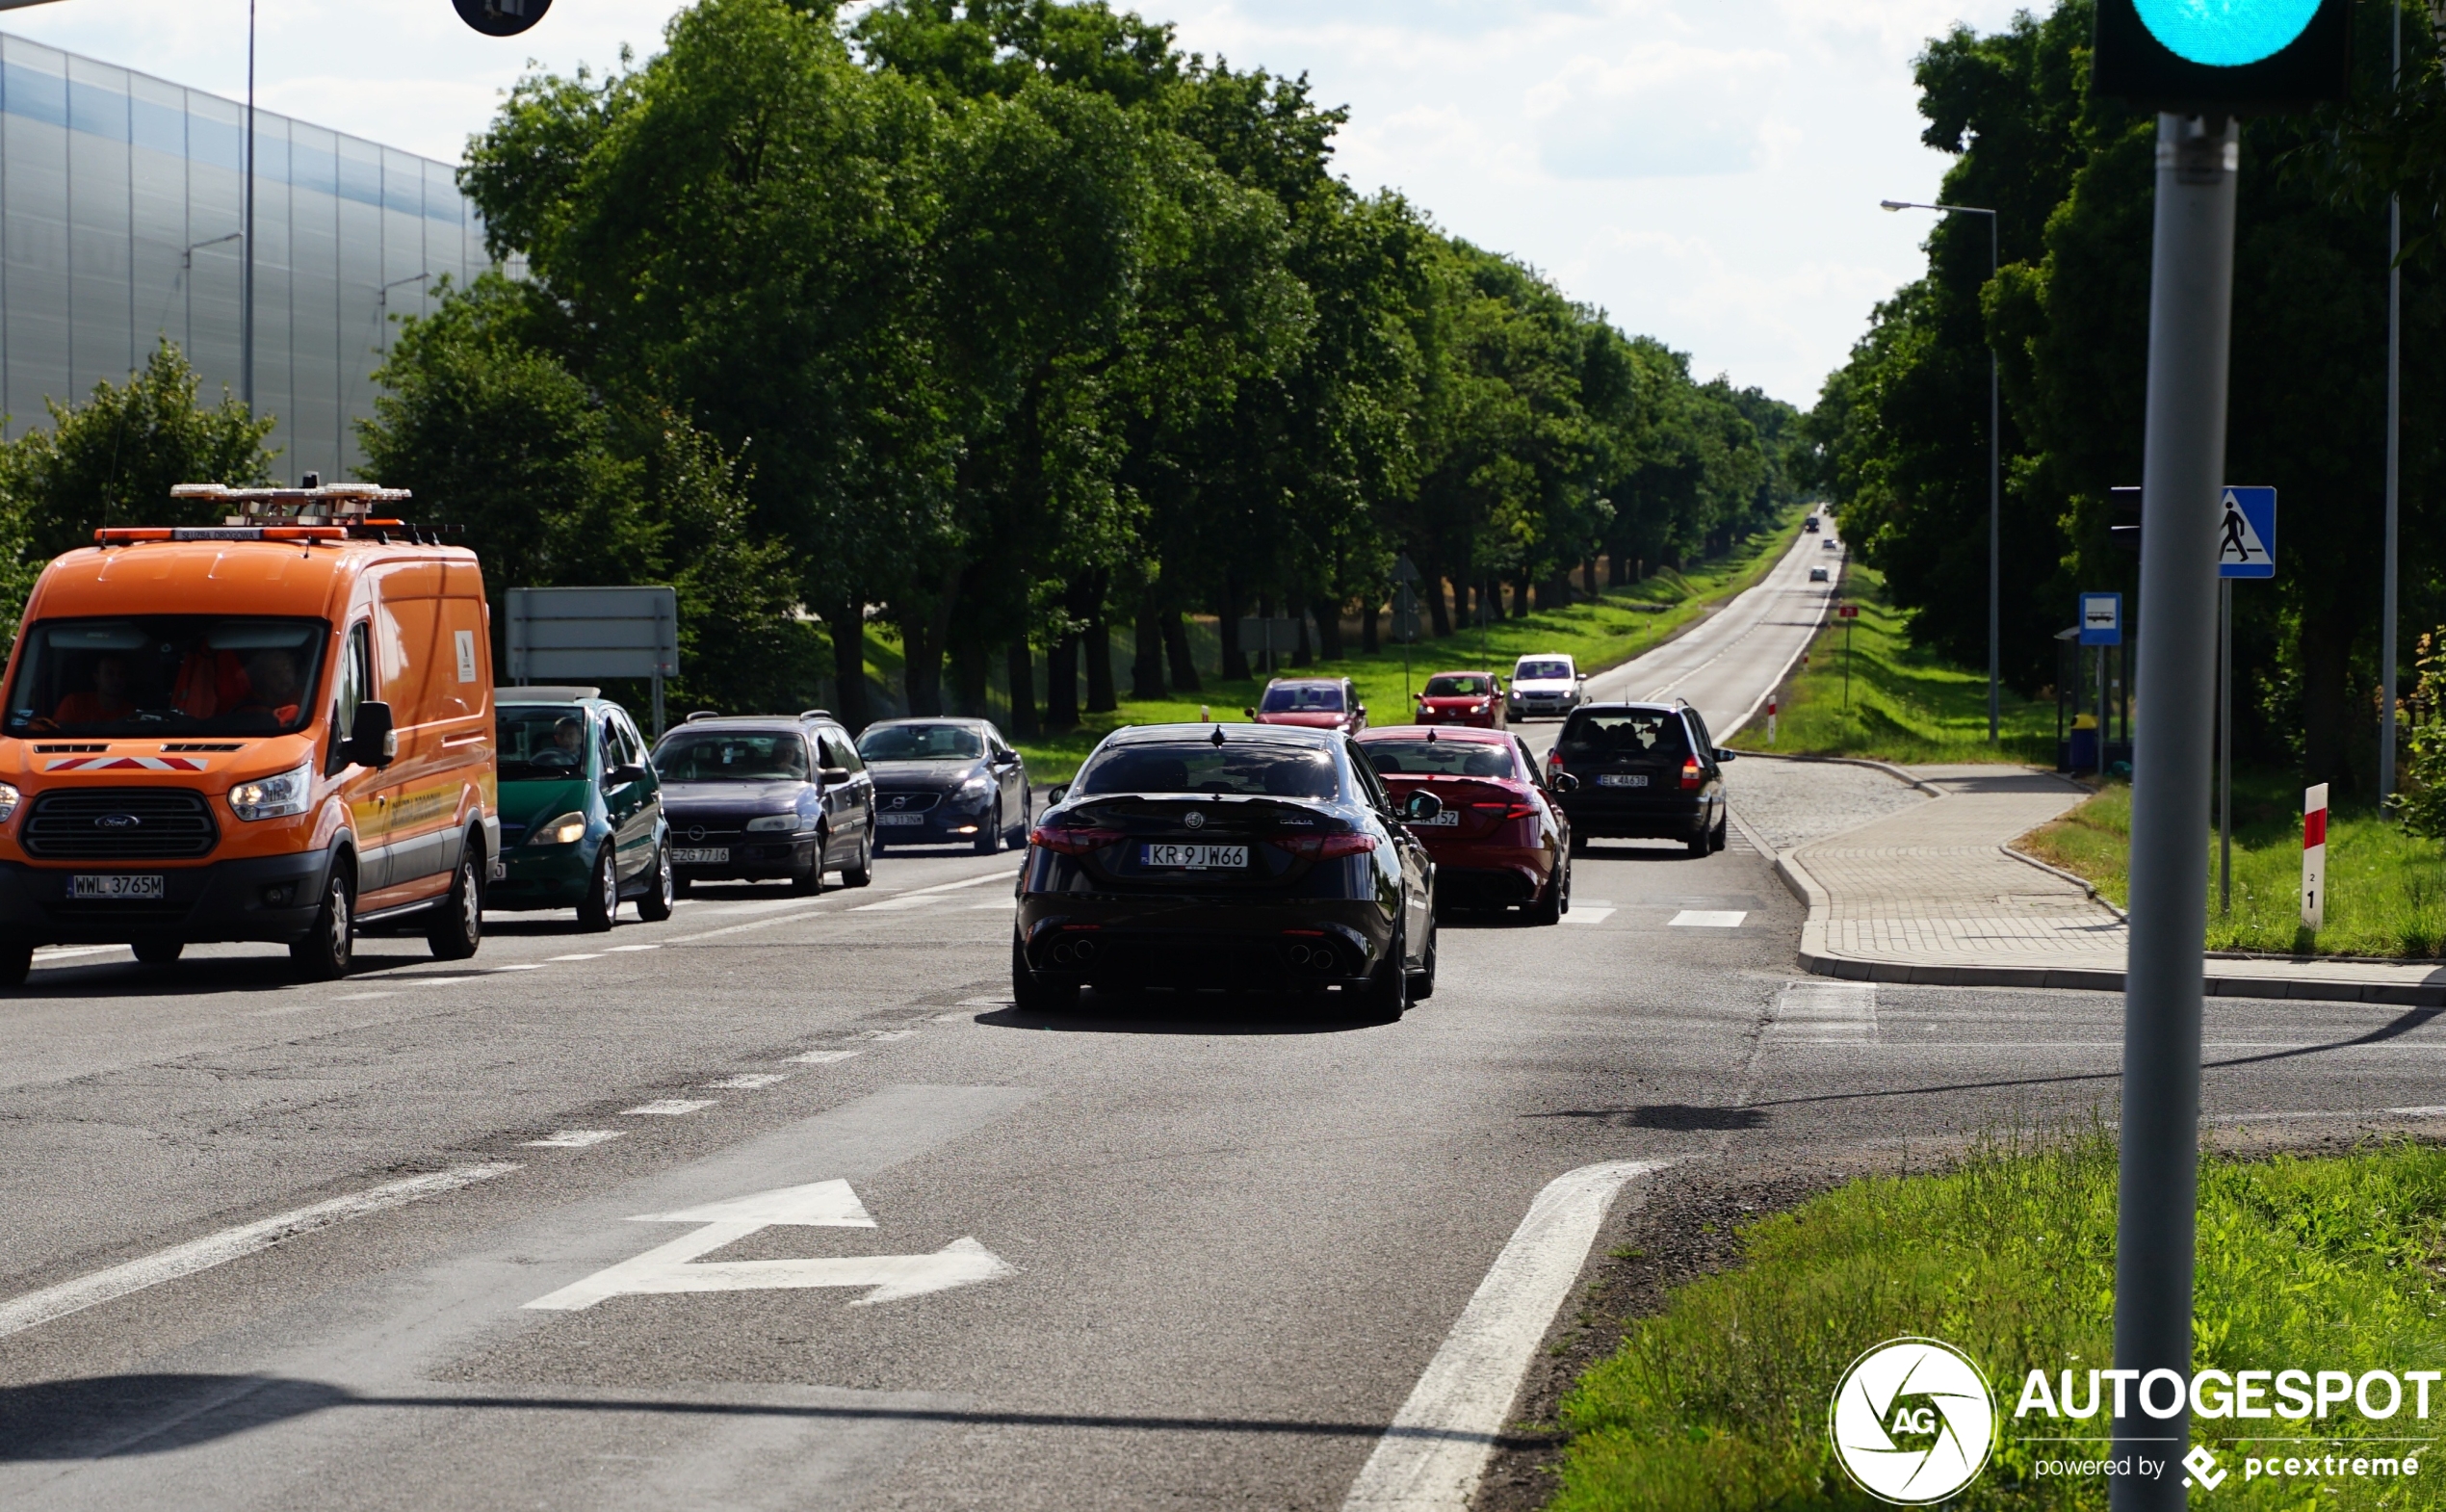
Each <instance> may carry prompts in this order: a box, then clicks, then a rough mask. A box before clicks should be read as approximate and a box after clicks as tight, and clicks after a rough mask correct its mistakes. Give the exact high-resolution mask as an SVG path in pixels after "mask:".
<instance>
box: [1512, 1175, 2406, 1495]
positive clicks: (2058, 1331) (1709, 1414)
mask: <svg viewBox="0 0 2446 1512" xmlns="http://www.w3.org/2000/svg"><path fill="white" fill-rule="evenodd" d="M2115 1190H2116V1157H2115V1146H2114V1142H2113V1138H2112V1136H2111V1135H2110V1134H2105V1133H2103V1132H2099V1133H2094V1134H2089V1135H2086V1136H2083V1137H2080V1138H2076V1139H2073V1140H2070V1141H2068V1142H2066V1143H2063V1144H2059V1145H2053V1146H2049V1147H2045V1148H2037V1149H2025V1150H2013V1149H2009V1148H1994V1149H1990V1150H1987V1151H1983V1152H1981V1153H1979V1154H1977V1155H1975V1156H1974V1157H1972V1158H1971V1159H1970V1160H1967V1161H1966V1162H1965V1164H1964V1165H1963V1166H1962V1167H1961V1168H1960V1169H1958V1170H1956V1171H1954V1172H1952V1173H1950V1174H1944V1175H1936V1176H1913V1177H1906V1178H1878V1179H1871V1180H1864V1181H1859V1182H1854V1183H1852V1184H1851V1185H1849V1186H1844V1187H1841V1188H1839V1189H1838V1190H1836V1191H1834V1192H1832V1193H1829V1194H1827V1195H1826V1196H1824V1197H1821V1198H1818V1199H1816V1200H1815V1201H1812V1202H1810V1203H1808V1204H1807V1205H1805V1206H1803V1207H1801V1208H1799V1209H1796V1210H1794V1211H1793V1212H1789V1213H1784V1214H1781V1215H1778V1216H1775V1217H1771V1218H1768V1219H1765V1220H1763V1221H1761V1222H1759V1223H1758V1224H1756V1225H1755V1226H1754V1227H1752V1228H1750V1229H1748V1230H1747V1231H1746V1232H1745V1233H1744V1234H1743V1235H1742V1236H1741V1238H1742V1246H1743V1255H1744V1260H1743V1263H1742V1264H1740V1266H1739V1267H1738V1268H1736V1269H1733V1270H1731V1271H1729V1272H1726V1273H1724V1274H1721V1275H1717V1276H1713V1277H1709V1278H1707V1279H1704V1280H1702V1281H1699V1282H1696V1283H1694V1284H1692V1285H1689V1286H1687V1287H1684V1288H1682V1289H1680V1290H1678V1291H1677V1292H1676V1293H1675V1294H1674V1295H1673V1296H1672V1298H1671V1299H1670V1301H1669V1302H1668V1304H1667V1306H1666V1309H1665V1311H1664V1312H1663V1313H1662V1314H1661V1315H1659V1316H1654V1317H1651V1318H1647V1319H1643V1320H1641V1321H1640V1322H1639V1323H1637V1324H1636V1325H1635V1326H1634V1327H1633V1328H1632V1329H1631V1331H1630V1332H1629V1334H1628V1335H1627V1337H1626V1339H1625V1340H1624V1342H1623V1345H1622V1347H1621V1349H1620V1351H1619V1352H1618V1353H1616V1354H1615V1355H1614V1356H1613V1357H1612V1358H1610V1359H1608V1360H1605V1361H1603V1362H1601V1363H1600V1364H1599V1365H1598V1366H1596V1367H1595V1368H1594V1369H1591V1370H1590V1371H1589V1372H1588V1373H1587V1374H1586V1375H1585V1376H1584V1377H1582V1379H1581V1380H1580V1382H1579V1384H1578V1386H1577V1387H1576V1389H1575V1390H1574V1392H1573V1393H1572V1394H1571V1395H1569V1396H1568V1397H1567V1398H1566V1399H1565V1400H1564V1402H1563V1405H1562V1425H1563V1427H1564V1429H1565V1431H1566V1433H1567V1434H1568V1435H1569V1443H1568V1448H1567V1452H1566V1458H1565V1462H1564V1465H1563V1470H1562V1478H1561V1490H1560V1493H1559V1495H1558V1496H1557V1497H1556V1499H1555V1501H1554V1503H1553V1505H1554V1507H1555V1508H1556V1509H1557V1512H1600V1509H1603V1512H1633V1509H1644V1512H1703V1509H1704V1512H1733V1509H1747V1508H1770V1507H1772V1508H1778V1509H1797V1508H1821V1507H1829V1508H1831V1507H1859V1508H1869V1507H1874V1506H1877V1505H1878V1504H1879V1503H1877V1502H1875V1501H1873V1500H1871V1499H1869V1498H1868V1497H1867V1496H1866V1495H1864V1494H1863V1493H1861V1491H1860V1490H1859V1489H1858V1488H1857V1487H1855V1486H1854V1485H1852V1483H1851V1482H1850V1481H1849V1480H1848V1479H1846V1478H1845V1476H1844V1474H1843V1472H1842V1470H1841V1468H1840V1467H1839V1465H1837V1463H1836V1462H1835V1458H1834V1455H1833V1452H1832V1450H1831V1449H1830V1447H1829V1446H1828V1443H1827V1434H1826V1420H1827V1408H1828V1400H1829V1397H1830V1396H1831V1395H1832V1394H1833V1391H1834V1388H1835V1383H1836V1382H1837V1381H1838V1380H1839V1379H1840V1377H1841V1374H1842V1372H1843V1369H1844V1368H1845V1367H1846V1366H1847V1365H1848V1364H1849V1363H1850V1362H1851V1361H1852V1359H1853V1358H1854V1357H1856V1356H1857V1355H1858V1354H1860V1353H1861V1351H1862V1350H1864V1349H1866V1348H1868V1347H1869V1346H1871V1345H1873V1344H1876V1343H1881V1342H1883V1341H1885V1340H1887V1339H1891V1338H1895V1337H1898V1336H1901V1335H1906V1334H1912V1335H1924V1336H1933V1337H1935V1338H1938V1339H1941V1340H1943V1341H1945V1342H1946V1343H1951V1344H1953V1345H1955V1346H1956V1347H1958V1348H1960V1349H1962V1350H1964V1351H1965V1353H1967V1354H1968V1355H1969V1356H1970V1357H1971V1358H1972V1359H1973V1360H1975V1361H1977V1362H1979V1364H1980V1365H1981V1367H1982V1369H1984V1370H1985V1371H1986V1372H1987V1375H1988V1378H1989V1380H1990V1382H1991V1385H1992V1386H1993V1387H1994V1389H1995V1394H1996V1395H1997V1396H1998V1398H1999V1399H2000V1403H1999V1405H2000V1408H2001V1412H2002V1415H2003V1416H2002V1421H2001V1424H2000V1427H2001V1432H2000V1435H1999V1439H1998V1447H1997V1451H1996V1454H1995V1457H1994V1459H1993V1460H1992V1461H1991V1464H1990V1466H1989V1468H1988V1470H1987V1471H1986V1473H1983V1474H1982V1475H1981V1476H1980V1478H1979V1479H1978V1480H1976V1481H1974V1482H1972V1483H1971V1485H1970V1487H1969V1488H1967V1489H1966V1490H1965V1491H1964V1492H1963V1493H1961V1494H1960V1495H1959V1496H1958V1497H1957V1498H1956V1499H1952V1500H1950V1501H1948V1502H1947V1503H1946V1505H1947V1506H1951V1507H1969V1508H2041V1507H2049V1508H2052V1507H2081V1508H2092V1507H2100V1508H2102V1507H2104V1506H2105V1505H2106V1483H2105V1481H2104V1480H2103V1479H2095V1480H2079V1479H2066V1478H2059V1477H2045V1478H2042V1477H2038V1476H2035V1475H2034V1474H2033V1473H2032V1467H2033V1461H2034V1459H2036V1458H2038V1457H2040V1456H2041V1455H2046V1456H2051V1457H2053V1456H2066V1455H2070V1454H2077V1453H2091V1452H2095V1451H2093V1450H2089V1449H2086V1448H2085V1447H2083V1446H2081V1445H2075V1444H2060V1443H2058V1444H2043V1445H2034V1444H2032V1443H2030V1442H2029V1441H2028V1440H2027V1439H2025V1438H2023V1435H2025V1434H2028V1435H2039V1434H2064V1433H2070V1432H2076V1431H2081V1430H2091V1431H2096V1432H2099V1433H2100V1435H2101V1437H2102V1435H2103V1428H2104V1421H2103V1420H2102V1419H2093V1420H2090V1421H2089V1422H2087V1423H2080V1422H2071V1421H2067V1422H2050V1423H2049V1425H2047V1426H2044V1427H2041V1426H2037V1425H2036V1424H2038V1423H2040V1422H2042V1421H2046V1420H2044V1419H2042V1418H2039V1417H2038V1416H2036V1415H2033V1417H2032V1418H2030V1419H2028V1420H2024V1421H2021V1422H2019V1423H2016V1421H2014V1419H2013V1418H2012V1416H2011V1415H2012V1413H2013V1410H2014V1407H2015V1405H2016V1403H2017V1400H2018V1396H2019V1392H2020V1386H2021V1382H2022V1379H2023V1377H2024V1376H2025V1375H2026V1373H2027V1372H2028V1370H2030V1369H2033V1368H2040V1369H2045V1370H2047V1372H2048V1374H2049V1377H2050V1379H2054V1378H2055V1376H2056V1372H2058V1371H2060V1370H2062V1369H2073V1370H2074V1371H2076V1372H2079V1371H2085V1370H2087V1369H2093V1368H2100V1369H2102V1368H2103V1367H2105V1366H2106V1365H2107V1364H2108V1363H2109V1361H2110V1357H2111V1355H2112V1352H2113V1351H2112V1342H2113V1333H2114V1330H2113V1316H2114V1281H2115ZM2441 1250H2446V1150H2439V1149H2436V1148H2433V1147H2429V1146H2422V1145H2413V1144H2408V1143H2404V1144H2387V1145H2380V1146H2372V1147H2369V1148H2366V1149H2363V1150H2361V1151H2358V1152H2356V1153H2355V1154H2352V1155H2350V1156H2342V1157H2331V1158H2323V1159H2295V1158H2289V1157H2278V1158H2277V1159H2275V1160H2263V1161H2242V1160H2230V1159H2222V1158H2203V1160H2201V1162H2200V1171H2199V1279H2198V1282H2197V1290H2196V1293H2195V1302H2194V1308H2195V1311H2194V1315H2193V1316H2194V1322H2193V1337H2194V1339H2195V1340H2196V1341H2197V1344H2196V1351H2195V1353H2196V1364H2195V1368H2196V1369H2206V1368H2209V1367H2215V1368H2218V1369H2225V1370H2228V1371H2231V1370H2236V1369H2294V1368H2301V1369H2312V1370H2318V1369H2331V1370H2351V1371H2353V1372H2354V1373H2355V1377H2356V1378H2357V1376H2358V1375H2359V1373H2360V1372H2361V1371H2363V1370H2368V1369H2389V1370H2394V1371H2398V1372H2401V1371H2404V1370H2407V1369H2438V1368H2440V1367H2441V1366H2446V1322H2441V1320H2440V1318H2439V1316H2438V1314H2439V1313H2440V1311H2441V1310H2446V1295H2442V1294H2441V1293H2440V1291H2439V1290H2438V1288H2437V1284H2436V1275H2435V1267H2436V1265H2437V1264H2438V1257H2439V1255H2440V1253H2441ZM2075 1379H2076V1381H2080V1380H2082V1379H2083V1378H2082V1377H2081V1376H2079V1375H2077V1374H2076V1376H2075ZM2406 1401H2407V1409H2406V1412H2405V1413H2404V1416H2403V1417H2402V1418H2399V1419H2398V1420H2396V1421H2392V1422H2383V1421H2381V1422H2369V1421H2364V1420H2362V1419H2361V1418H2360V1417H2359V1415H2358V1414H2356V1413H2348V1414H2344V1415H2341V1416H2335V1417H2329V1418H2328V1419H2326V1420H2324V1421H2317V1422H2312V1423H2307V1424H2294V1423H2288V1422H2284V1421H2271V1422H2269V1423H2267V1424H2262V1425H2257V1426H2258V1427H2259V1429H2260V1431H2262V1432H2265V1433H2269V1434H2271V1435H2285V1434H2305V1433H2318V1434H2322V1435H2326V1436H2329V1438H2330V1439H2331V1440H2333V1441H2337V1442H2336V1443H2335V1444H2332V1445H2329V1446H2321V1447H2320V1451H2321V1452H2322V1453H2332V1452H2341V1448H2340V1444H2341V1442H2342V1441H2348V1440H2351V1439H2355V1438H2364V1439H2375V1438H2380V1437H2394V1438H2398V1439H2400V1438H2401V1437H2402V1436H2403V1435H2406V1434H2415V1435H2419V1436H2421V1437H2424V1438H2426V1437H2427V1436H2428V1435H2429V1434H2431V1433H2433V1432H2434V1431H2435V1429H2434V1427H2433V1424H2430V1423H2419V1422H2407V1421H2405V1420H2406V1419H2408V1418H2409V1416H2410V1414H2409V1401H2410V1397H2409V1389H2408V1388H2407V1396H2406ZM2436 1410H2437V1407H2436V1399H2435V1398H2434V1397H2433V1402H2432V1411H2433V1413H2434V1412H2435V1411H2436ZM2235 1426H2236V1424H2235V1423H2234V1422H2233V1421H2207V1420H2202V1421H2195V1423H2194V1424H2193V1432H2194V1440H2195V1442H2206V1443H2208V1444H2210V1445H2211V1447H2212V1448H2214V1449H2215V1450H2216V1452H2218V1453H2219V1455H2220V1457H2221V1458H2222V1459H2223V1461H2224V1463H2225V1466H2226V1468H2227V1469H2228V1471H2229V1472H2230V1475H2229V1478H2227V1479H2226V1480H2225V1482H2224V1483H2223V1485H2222V1486H2221V1487H2220V1488H2219V1489H2218V1490H2217V1492H2216V1493H2215V1494H2214V1498H2213V1499H2214V1502H2215V1504H2216V1505H2218V1506H2220V1507H2223V1506H2228V1505H2231V1506H2236V1507H2244V1508H2271V1509H2273V1508H2279V1507H2281V1508H2306V1507H2309V1506H2312V1505H2314V1504H2316V1505H2336V1506H2373V1507H2375V1506H2386V1507H2430V1506H2439V1505H2446V1473H2431V1471H2432V1467H2431V1466H2428V1465H2424V1466H2423V1470H2422V1473H2421V1474H2420V1475H2419V1476H2418V1478H2416V1479H2404V1480H2388V1481H2381V1480H2375V1479H2367V1480H2360V1481H2355V1480H2353V1479H2351V1478H2350V1477H2344V1478H2331V1479H2328V1480H2326V1481H2325V1482H2324V1483H2320V1482H2313V1481H2304V1480H2300V1479H2293V1480H2286V1479H2283V1478H2279V1479H2277V1480H2274V1481H2271V1480H2259V1481H2257V1482H2255V1483H2246V1482H2245V1481H2244V1478H2243V1474H2242V1467H2241V1463H2240V1457H2239V1456H2241V1455H2243V1454H2246V1453H2264V1452H2266V1451H2265V1450H2264V1449H2259V1448H2244V1447H2239V1446H2237V1445H2235V1444H2234V1443H2233V1442H2232V1440H2231V1437H2230V1433H2229V1430H2231V1429H2232V1428H2234V1427H2235ZM2423 1447H2425V1446H2423ZM2309 1448H2310V1446H2303V1447H2300V1448H2296V1449H2293V1450H2291V1451H2290V1452H2294V1453H2297V1454H2299V1453H2306V1452H2308V1450H2309ZM2419 1448H2420V1447H2415V1446H2407V1445H2403V1444H2400V1443H2399V1444H2395V1445H2390V1446H2387V1447H2382V1448H2381V1447H2372V1448H2370V1449H2364V1450H2361V1451H2359V1452H2364V1453H2381V1454H2401V1453H2404V1452H2406V1451H2407V1449H2409V1450H2412V1451H2414V1452H2417V1451H2418V1449H2419ZM2279 1452H2286V1451H2285V1450H2281V1449H2280V1450H2279ZM2434 1468H2435V1469H2436V1470H2438V1471H2441V1472H2446V1462H2441V1463H2440V1464H2438V1465H2437V1466H2436V1467H2434ZM2193 1495H2194V1497H2195V1498H2199V1497H2201V1496H2202V1495H2203V1494H2202V1493H2199V1492H2197V1491H2196V1492H2194V1493H2193Z"/></svg>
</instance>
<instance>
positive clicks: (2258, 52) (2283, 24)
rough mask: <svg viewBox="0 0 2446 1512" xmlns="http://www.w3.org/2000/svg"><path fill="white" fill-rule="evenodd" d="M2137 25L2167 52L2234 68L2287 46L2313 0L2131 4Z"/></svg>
mask: <svg viewBox="0 0 2446 1512" xmlns="http://www.w3.org/2000/svg"><path fill="white" fill-rule="evenodd" d="M2136 8H2137V9H2138V10H2139V12H2140V17H2141V22H2142V24H2143V25H2146V26H2147V28H2148V31H2149V35H2150V36H2152V37H2154V38H2156V39H2158V41H2160V42H2162V43H2164V44H2165V46H2166V49H2167V50H2168V51H2169V52H2172V53H2173V54H2174V55H2175V56H2176V57H2178V58H2181V59H2183V60H2184V61H2185V62H2188V63H2197V64H2204V65H2208V66H2209V67H2212V68H2239V67H2241V66H2242V65H2245V64H2253V63H2257V62H2259V61H2260V60H2261V59H2263V58H2271V57H2274V56H2275V55H2276V54H2277V53H2279V52H2282V51H2283V50H2284V49H2285V48H2286V47H2288V46H2290V45H2292V43H2293V41H2294V39H2297V38H2299V37H2300V36H2301V35H2302V33H2303V29H2304V28H2306V27H2307V26H2308V25H2309V24H2310V21H2311V18H2312V17H2314V16H2316V15H2317V14H2318V13H2319V0H2137V6H2136Z"/></svg>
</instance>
